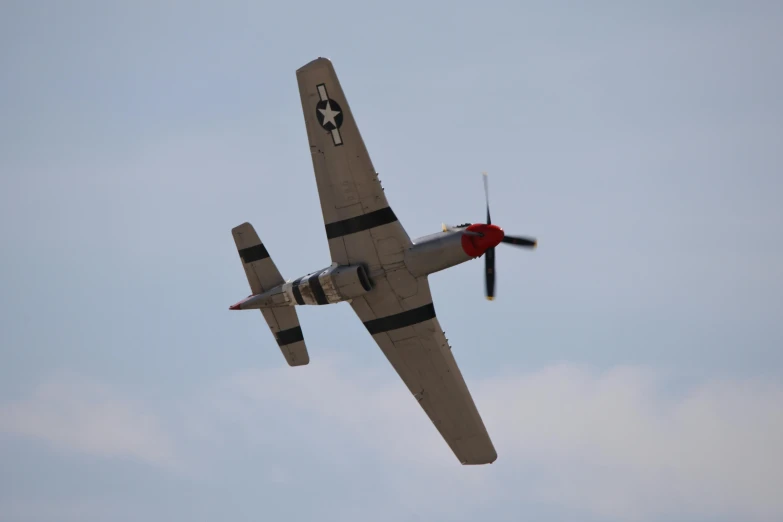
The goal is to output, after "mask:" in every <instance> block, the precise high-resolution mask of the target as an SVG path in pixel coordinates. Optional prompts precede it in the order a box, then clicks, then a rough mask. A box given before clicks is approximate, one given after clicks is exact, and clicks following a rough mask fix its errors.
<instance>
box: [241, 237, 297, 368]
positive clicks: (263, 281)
mask: <svg viewBox="0 0 783 522" xmlns="http://www.w3.org/2000/svg"><path fill="white" fill-rule="evenodd" d="M231 234H232V235H233V236H234V242H235V243H236V246H237V251H238V252H239V258H240V259H241V260H242V268H244V270H245V275H246V276H247V282H248V284H250V290H251V292H252V294H253V295H255V294H260V293H262V292H266V291H268V290H271V289H273V288H275V287H276V286H279V285H282V284H283V283H285V280H284V279H283V276H282V275H281V274H280V271H279V270H278V269H277V267H276V266H275V263H274V262H273V261H272V258H271V257H270V255H269V252H268V251H267V249H266V247H265V246H264V244H263V243H261V240H260V239H259V237H258V234H256V231H255V229H254V228H253V225H251V224H250V223H242V224H241V225H239V226H237V227H234V228H233V229H232V230H231ZM261 314H262V315H263V316H264V320H265V321H266V324H267V325H269V329H270V330H271V331H272V334H273V335H274V336H275V340H276V341H277V345H278V346H279V347H280V351H281V352H282V353H283V357H285V360H286V361H287V362H288V364H289V365H290V366H302V365H305V364H307V363H309V362H310V356H309V355H308V353H307V347H306V346H305V342H304V337H303V336H302V327H301V325H300V324H299V317H298V315H297V313H296V309H295V308H294V307H293V306H290V307H288V306H286V307H280V308H266V309H262V310H261Z"/></svg>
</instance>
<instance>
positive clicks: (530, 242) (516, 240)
mask: <svg viewBox="0 0 783 522" xmlns="http://www.w3.org/2000/svg"><path fill="white" fill-rule="evenodd" d="M502 242H503V243H508V244H509V245H515V246H521V247H530V248H536V247H537V246H538V240H536V239H531V238H527V237H516V236H508V235H507V236H504V237H503V240H502Z"/></svg>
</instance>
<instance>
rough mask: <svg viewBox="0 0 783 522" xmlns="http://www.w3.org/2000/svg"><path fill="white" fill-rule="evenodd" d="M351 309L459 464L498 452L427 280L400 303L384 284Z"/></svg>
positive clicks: (485, 460) (419, 282)
mask: <svg viewBox="0 0 783 522" xmlns="http://www.w3.org/2000/svg"><path fill="white" fill-rule="evenodd" d="M351 306H352V308H353V309H354V311H355V312H356V314H357V315H358V316H359V318H360V319H361V320H362V322H364V326H365V327H366V328H367V330H368V331H369V332H370V334H371V335H372V337H373V339H374V340H375V342H376V343H377V344H378V346H379V347H380V348H381V350H382V351H383V353H384V355H385V356H386V358H387V359H388V360H389V362H390V363H391V365H392V366H393V367H394V369H395V370H396V371H397V373H398V374H399V376H400V377H401V378H402V380H403V381H404V382H405V385H406V386H407V387H408V389H409V390H410V392H411V393H412V394H413V396H414V398H415V399H416V400H417V401H418V403H419V404H420V405H421V407H422V408H423V409H424V411H425V412H426V413H427V415H428V416H429V418H430V420H431V421H432V423H433V424H434V425H435V427H436V428H437V429H438V431H439V432H440V434H441V435H442V436H443V438H444V439H445V441H446V442H447V443H448V445H449V447H450V448H451V450H452V451H453V452H454V454H455V455H456V457H457V458H458V459H459V461H460V462H461V463H462V464H489V463H492V462H494V461H495V460H496V459H497V452H496V451H495V447H494V445H493V444H492V441H491V439H490V437H489V434H488V433H487V430H486V428H485V426H484V422H483V421H482V419H481V415H479V412H478V409H477V408H476V405H475V403H474V401H473V397H472V396H471V394H470V391H469V390H468V387H467V385H466V384H465V379H464V378H463V377H462V373H461V372H460V369H459V367H458V366H457V361H456V360H455V359H454V355H453V354H452V353H451V347H450V346H449V345H448V342H447V341H446V336H445V334H444V332H443V330H442V329H441V326H440V323H439V322H438V319H437V317H436V315H435V308H434V305H433V303H432V297H431V295H430V290H429V283H428V282H427V279H426V277H421V278H417V279H416V291H415V293H414V294H412V295H410V296H409V297H407V298H401V297H400V296H398V295H397V293H396V292H395V291H393V290H392V287H391V284H390V283H389V281H388V280H387V279H386V278H381V279H379V280H378V282H377V286H376V288H375V290H374V291H373V292H372V293H370V294H366V295H365V296H363V297H361V298H358V299H354V300H353V301H352V302H351Z"/></svg>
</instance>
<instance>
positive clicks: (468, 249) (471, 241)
mask: <svg viewBox="0 0 783 522" xmlns="http://www.w3.org/2000/svg"><path fill="white" fill-rule="evenodd" d="M483 174H484V197H485V199H486V203H487V222H486V223H474V224H472V225H470V226H468V227H467V228H465V229H463V235H462V249H463V250H465V253H466V254H468V255H469V256H471V257H479V256H482V255H483V256H484V281H485V286H486V297H487V299H489V300H490V301H491V300H492V299H494V298H495V247H496V246H498V245H499V244H500V243H506V244H508V245H514V246H517V247H523V248H536V246H537V245H538V241H537V240H535V239H533V238H527V237H518V236H508V235H506V233H505V232H504V231H503V229H502V228H500V227H499V226H497V225H493V224H492V218H490V216H489V188H488V186H487V173H486V172H484V173H483ZM447 228H448V227H446V226H445V225H444V230H446V229H447Z"/></svg>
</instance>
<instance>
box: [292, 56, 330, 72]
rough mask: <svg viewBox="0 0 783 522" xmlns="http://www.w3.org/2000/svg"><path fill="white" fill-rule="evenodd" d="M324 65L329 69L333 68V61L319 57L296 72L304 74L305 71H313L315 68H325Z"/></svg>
mask: <svg viewBox="0 0 783 522" xmlns="http://www.w3.org/2000/svg"><path fill="white" fill-rule="evenodd" d="M323 65H327V66H329V67H333V65H332V61H331V60H330V59H329V58H325V57H323V56H319V57H318V58H316V59H315V60H310V61H309V62H307V63H306V64H304V65H303V66H301V67H300V68H299V69H297V70H296V73H297V74H299V73H301V72H304V71H305V70H308V69H312V68H314V67H319V66H323Z"/></svg>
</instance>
